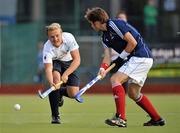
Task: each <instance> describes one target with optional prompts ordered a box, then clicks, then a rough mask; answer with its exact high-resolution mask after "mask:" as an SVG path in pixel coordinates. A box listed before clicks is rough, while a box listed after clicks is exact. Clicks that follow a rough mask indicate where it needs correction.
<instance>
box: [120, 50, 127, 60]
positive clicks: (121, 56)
mask: <svg viewBox="0 0 180 133" xmlns="http://www.w3.org/2000/svg"><path fill="white" fill-rule="evenodd" d="M129 55H130V53H128V52H126V51H125V50H123V51H122V52H121V53H120V54H119V57H120V58H121V59H126V58H127V57H128V56H129Z"/></svg>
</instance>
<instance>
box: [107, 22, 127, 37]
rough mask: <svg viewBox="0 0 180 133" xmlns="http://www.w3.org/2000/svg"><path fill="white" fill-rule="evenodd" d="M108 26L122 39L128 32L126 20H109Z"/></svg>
mask: <svg viewBox="0 0 180 133" xmlns="http://www.w3.org/2000/svg"><path fill="white" fill-rule="evenodd" d="M109 28H110V30H111V31H112V32H115V33H116V34H118V35H119V36H120V37H121V38H122V39H123V38H124V35H125V34H126V33H127V32H129V31H128V27H127V26H126V22H124V21H122V20H115V21H112V20H110V21H109Z"/></svg>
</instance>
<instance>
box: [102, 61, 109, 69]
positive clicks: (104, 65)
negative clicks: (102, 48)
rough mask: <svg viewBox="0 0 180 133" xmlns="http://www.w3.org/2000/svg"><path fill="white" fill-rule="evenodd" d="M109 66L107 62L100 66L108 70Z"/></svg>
mask: <svg viewBox="0 0 180 133" xmlns="http://www.w3.org/2000/svg"><path fill="white" fill-rule="evenodd" d="M108 67H109V65H108V64H107V63H102V64H101V66H100V70H106V69H107V68H108Z"/></svg>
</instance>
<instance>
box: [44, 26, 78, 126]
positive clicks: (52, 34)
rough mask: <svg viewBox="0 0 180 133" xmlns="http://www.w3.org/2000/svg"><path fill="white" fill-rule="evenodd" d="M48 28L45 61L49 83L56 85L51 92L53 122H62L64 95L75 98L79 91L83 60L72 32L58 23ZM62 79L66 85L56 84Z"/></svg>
mask: <svg viewBox="0 0 180 133" xmlns="http://www.w3.org/2000/svg"><path fill="white" fill-rule="evenodd" d="M46 30H47V36H48V40H47V42H46V43H45V44H44V48H43V63H44V66H45V74H46V79H47V81H48V83H49V85H50V86H55V87H56V90H55V91H53V92H51V93H50V94H49V102H50V107H51V116H52V121H51V123H52V124H60V123H61V121H60V113H59V107H60V106H62V105H63V102H64V100H63V96H66V97H69V98H74V96H75V94H76V93H77V92H78V91H79V77H78V74H77V71H76V70H77V68H78V67H79V65H80V60H81V59H80V53H79V45H78V44H77V42H76V40H75V38H74V36H73V35H72V34H71V33H67V32H63V31H62V28H61V25H60V24H58V23H52V24H50V25H49V26H46ZM60 81H62V82H63V85H65V87H61V86H56V85H57V83H59V82H60ZM60 87H61V88H60ZM59 88H60V89H59Z"/></svg>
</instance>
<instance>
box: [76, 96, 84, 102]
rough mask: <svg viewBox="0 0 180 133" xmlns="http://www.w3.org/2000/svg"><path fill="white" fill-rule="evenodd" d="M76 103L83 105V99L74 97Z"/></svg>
mask: <svg viewBox="0 0 180 133" xmlns="http://www.w3.org/2000/svg"><path fill="white" fill-rule="evenodd" d="M75 99H76V101H78V102H79V103H83V102H84V99H83V98H81V97H75Z"/></svg>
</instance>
